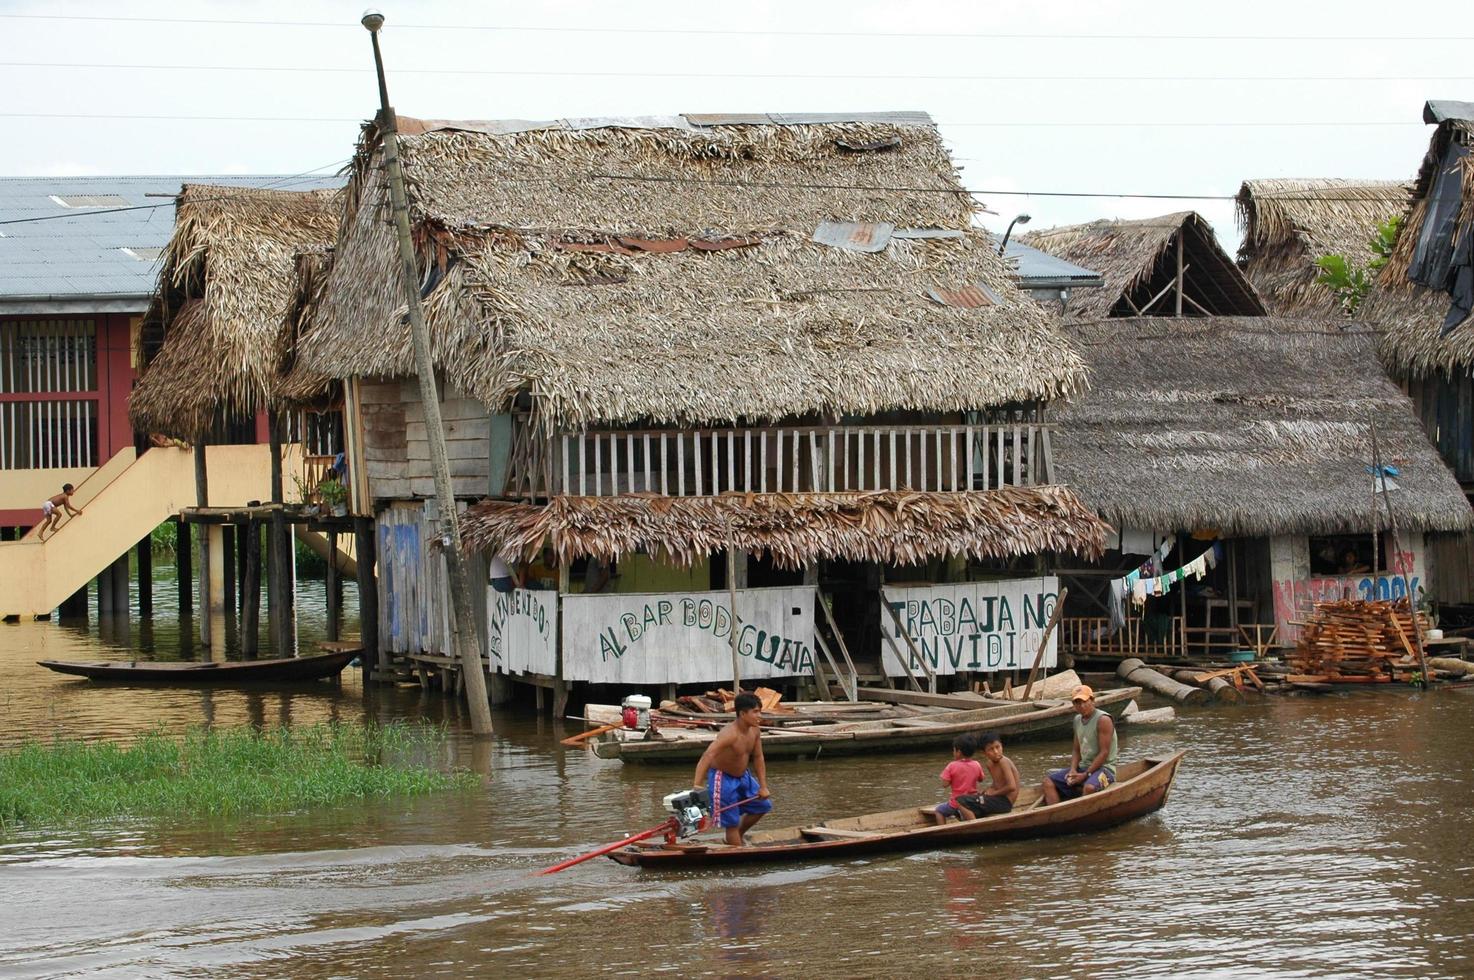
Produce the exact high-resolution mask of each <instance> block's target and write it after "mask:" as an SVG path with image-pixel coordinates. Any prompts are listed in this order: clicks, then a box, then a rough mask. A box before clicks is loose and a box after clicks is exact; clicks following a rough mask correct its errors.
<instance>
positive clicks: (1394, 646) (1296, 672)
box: [1286, 599, 1428, 684]
mask: <svg viewBox="0 0 1474 980" xmlns="http://www.w3.org/2000/svg"><path fill="white" fill-rule="evenodd" d="M1427 627H1428V623H1427V620H1426V619H1425V618H1424V617H1423V616H1422V615H1421V614H1419V615H1418V618H1417V621H1416V622H1414V619H1413V614H1412V611H1411V610H1410V609H1409V607H1408V602H1407V600H1406V599H1398V600H1396V601H1388V600H1385V599H1370V600H1369V599H1343V600H1338V601H1334V602H1317V603H1316V604H1315V610H1314V611H1313V612H1312V614H1311V617H1310V621H1309V622H1307V623H1306V624H1305V628H1304V630H1303V631H1302V632H1301V635H1300V642H1299V643H1298V644H1297V645H1296V647H1295V650H1294V652H1293V653H1291V654H1290V655H1289V656H1288V657H1287V658H1286V661H1287V662H1288V664H1289V666H1290V669H1291V671H1292V673H1291V675H1290V678H1289V679H1290V680H1291V681H1292V682H1293V681H1301V682H1305V681H1330V682H1334V683H1337V684H1346V683H1382V682H1387V681H1394V680H1396V681H1407V680H1411V679H1412V675H1413V672H1414V671H1416V670H1417V650H1416V649H1415V648H1414V646H1413V630H1414V629H1422V630H1426V629H1427Z"/></svg>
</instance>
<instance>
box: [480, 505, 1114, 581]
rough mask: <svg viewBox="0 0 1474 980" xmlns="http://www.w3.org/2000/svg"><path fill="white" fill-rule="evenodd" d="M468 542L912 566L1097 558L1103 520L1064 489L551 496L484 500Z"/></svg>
mask: <svg viewBox="0 0 1474 980" xmlns="http://www.w3.org/2000/svg"><path fill="white" fill-rule="evenodd" d="M461 533H462V536H463V538H464V539H465V541H466V544H467V546H468V547H471V548H475V549H477V550H481V551H488V552H491V551H495V552H496V553H498V554H500V555H502V556H503V557H504V558H506V559H508V560H511V561H517V560H522V559H526V558H531V557H532V556H533V555H535V554H537V552H538V551H539V550H540V549H541V548H542V547H543V546H544V545H545V544H546V545H548V546H550V547H551V548H552V549H553V551H554V553H555V554H556V555H557V556H558V560H559V561H560V562H569V561H572V560H574V559H575V558H581V557H584V556H593V557H596V558H601V559H604V560H612V559H614V558H616V557H618V556H620V555H623V554H629V553H631V552H634V551H636V550H637V549H644V550H645V551H646V552H648V553H650V554H652V555H655V556H657V557H658V558H659V559H661V560H665V561H672V562H675V563H678V564H686V565H689V564H690V563H692V562H693V561H696V560H697V559H699V558H703V557H705V556H706V555H708V554H711V553H712V552H714V551H720V550H722V549H724V548H726V547H727V542H728V540H729V536H730V540H731V541H732V542H733V543H735V545H736V547H738V548H739V549H741V550H743V551H745V552H747V553H749V554H753V555H763V554H766V555H768V556H769V557H770V558H771V559H772V561H773V563H774V564H776V565H778V566H780V567H784V568H801V567H803V566H804V565H808V564H811V563H813V562H815V561H817V560H818V559H821V558H840V559H847V560H851V561H873V562H891V563H896V564H912V563H915V562H918V561H922V560H925V559H927V558H930V557H932V556H934V555H969V556H971V557H973V558H978V559H985V558H1002V557H1009V556H1014V555H1027V554H1036V553H1039V552H1042V551H1058V552H1071V553H1075V554H1079V555H1081V556H1082V557H1087V558H1092V557H1096V556H1098V555H1099V554H1100V553H1101V551H1102V550H1103V548H1104V543H1105V533H1106V526H1105V524H1104V523H1103V522H1102V521H1101V520H1100V519H1099V518H1098V517H1096V516H1095V515H1094V514H1093V513H1091V511H1090V510H1089V508H1087V507H1085V506H1084V505H1083V504H1082V503H1081V502H1080V499H1079V497H1077V496H1076V495H1075V494H1074V493H1072V492H1071V491H1070V490H1068V489H1066V488H1064V487H1006V488H1003V489H999V490H989V491H980V492H976V493H919V492H913V491H875V492H866V493H824V494H813V493H806V494H780V493H750V494H741V493H729V494H722V495H721V496H716V497H663V496H659V495H655V494H622V495H620V496H618V497H570V496H560V497H554V498H553V499H552V500H551V501H550V502H549V503H548V504H547V505H546V506H535V505H532V504H517V503H506V502H501V501H491V500H488V501H483V502H481V503H479V504H476V505H475V506H473V507H472V508H471V509H470V511H469V512H468V513H467V514H466V516H465V518H464V519H463V520H462V521H461Z"/></svg>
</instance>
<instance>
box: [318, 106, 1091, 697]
mask: <svg viewBox="0 0 1474 980" xmlns="http://www.w3.org/2000/svg"><path fill="white" fill-rule="evenodd" d="M400 122H401V131H402V133H403V136H402V138H401V140H400V146H401V156H402V159H403V162H404V169H405V175H406V181H407V184H408V190H409V208H410V218H411V224H412V227H413V231H414V241H415V245H416V248H417V252H418V258H419V266H420V271H421V275H422V280H423V287H422V292H423V295H424V298H425V314H426V320H427V323H428V328H429V331H430V336H431V346H432V350H433V357H434V359H435V363H436V366H437V370H438V371H440V372H443V380H444V382H445V394H444V402H445V405H444V408H443V414H444V416H445V418H446V420H447V424H448V426H449V428H450V429H451V431H450V433H449V436H450V442H449V445H450V450H451V453H452V457H453V460H452V477H453V480H454V482H455V484H456V493H457V494H458V495H459V496H462V497H465V498H473V499H479V498H481V497H483V496H486V495H488V494H490V495H491V497H492V498H493V499H492V500H490V501H488V502H486V503H483V504H479V505H477V506H476V507H474V508H473V509H472V511H471V513H470V515H469V516H468V518H467V520H466V521H465V522H464V528H465V534H466V538H467V540H468V541H469V542H470V543H472V544H474V545H475V546H476V547H478V548H480V549H483V550H484V551H486V552H488V553H494V554H496V555H499V556H501V557H505V558H509V559H518V560H520V561H522V562H525V563H530V565H529V567H537V565H538V562H539V561H540V560H541V559H540V556H542V558H546V559H547V560H553V559H556V563H557V565H556V567H557V572H556V573H554V575H550V576H549V577H550V578H552V577H554V576H556V577H557V578H558V579H559V580H560V587H559V590H558V591H559V593H567V592H569V591H573V590H576V585H577V582H576V580H577V579H578V578H579V577H580V573H579V572H577V571H574V568H575V566H574V562H578V563H579V564H580V565H582V564H583V563H589V564H590V566H591V567H592V566H594V565H600V566H602V571H590V572H587V573H586V574H587V581H588V583H590V584H591V585H593V584H596V580H598V579H600V578H603V579H606V580H607V579H609V578H610V576H611V574H612V575H613V577H614V581H613V582H612V584H611V585H610V586H609V588H610V589H611V590H612V591H613V592H614V593H615V594H616V595H622V594H628V593H632V592H661V593H662V594H674V593H676V592H677V591H681V590H684V591H685V592H695V591H700V590H704V589H708V588H711V587H713V586H715V585H718V584H721V583H723V582H724V580H725V577H726V573H725V572H724V571H723V570H722V569H721V567H720V563H717V564H716V565H713V564H712V563H710V562H709V555H710V554H711V553H712V552H713V550H720V549H722V548H725V547H727V544H726V542H728V541H730V542H731V545H732V546H733V547H735V548H739V549H742V550H744V551H745V552H750V553H752V562H751V563H750V564H749V563H747V562H746V561H745V559H744V562H743V567H742V568H739V569H738V570H737V572H736V574H737V575H738V577H739V579H741V578H744V577H745V579H746V584H747V585H748V586H749V587H752V586H757V585H770V586H774V587H778V586H783V587H785V588H800V589H807V594H808V596H809V598H808V600H806V602H807V603H808V608H810V609H812V602H813V594H814V591H815V590H814V583H815V581H816V579H818V578H819V574H820V573H819V567H818V563H819V562H824V561H835V562H839V561H851V562H859V563H869V564H868V565H867V567H869V568H870V569H871V570H870V571H866V572H852V573H848V574H849V580H848V584H847V587H852V588H851V592H852V594H846V595H842V596H838V597H837V598H838V604H839V605H840V606H842V607H846V606H847V608H843V609H841V610H840V619H841V623H842V624H843V625H842V628H848V629H853V631H854V632H853V633H852V634H851V642H852V643H853V644H854V645H855V646H857V647H861V648H864V647H866V645H867V644H868V645H869V647H870V649H869V650H868V651H867V652H868V653H869V654H870V655H875V654H877V653H878V650H877V649H875V648H876V647H878V645H879V639H878V635H879V632H880V628H879V621H880V616H881V607H880V606H879V604H878V596H877V592H878V589H879V585H880V582H881V579H882V572H881V570H880V566H879V564H878V563H879V562H881V561H895V562H902V561H904V562H917V561H924V560H931V561H932V562H933V564H934V565H936V563H937V562H941V561H942V560H943V559H945V558H948V557H951V556H957V560H958V561H961V560H962V557H963V556H969V555H970V556H971V557H972V558H973V559H975V560H977V561H989V562H995V563H996V562H1007V561H1011V560H1014V559H1017V558H1019V557H1020V556H1023V555H1032V554H1034V553H1035V552H1037V551H1038V550H1039V549H1041V548H1050V549H1058V550H1064V551H1079V552H1083V553H1086V554H1089V553H1092V552H1094V551H1095V550H1096V549H1097V548H1098V547H1099V544H1100V536H1101V534H1102V530H1103V528H1102V525H1100V524H1099V523H1098V522H1097V520H1096V519H1095V518H1093V517H1092V516H1091V515H1089V514H1088V512H1086V511H1085V510H1084V509H1083V508H1080V507H1079V506H1078V501H1076V500H1075V499H1074V497H1073V495H1072V494H1071V493H1070V492H1069V491H1068V490H1065V489H1063V488H1059V487H1054V486H1051V485H1049V484H1050V483H1051V480H1050V479H1049V474H1050V469H1051V467H1052V465H1053V463H1052V455H1051V451H1050V448H1049V439H1048V433H1047V430H1046V428H1045V427H1043V426H1042V425H1041V423H1040V415H1039V412H1040V406H1042V405H1043V404H1044V403H1047V402H1049V401H1051V400H1053V399H1056V398H1058V397H1060V396H1062V395H1064V394H1067V393H1069V392H1072V391H1075V390H1078V389H1079V388H1080V387H1081V386H1082V385H1083V383H1084V372H1083V367H1082V364H1081V361H1080V359H1079V357H1078V355H1077V354H1076V353H1075V352H1074V350H1073V349H1072V348H1071V347H1070V345H1069V344H1068V343H1067V342H1065V341H1064V340H1063V339H1062V338H1061V336H1060V335H1059V333H1058V331H1057V329H1056V327H1057V322H1056V320H1055V319H1054V317H1053V316H1052V315H1051V314H1049V313H1048V312H1046V311H1045V310H1044V309H1042V308H1041V307H1039V306H1038V305H1036V304H1034V303H1032V302H1030V301H1028V300H1026V299H1025V298H1024V297H1023V296H1022V295H1021V294H1020V293H1019V292H1018V290H1017V288H1016V287H1015V285H1014V284H1013V282H1012V279H1011V276H1010V273H1009V270H1008V268H1007V267H1006V266H1005V265H1004V263H1003V261H1002V259H1001V258H1000V257H999V256H998V255H997V253H996V247H995V246H994V245H993V243H992V242H991V241H990V239H989V238H988V236H987V235H986V234H985V233H984V232H982V231H981V230H979V229H977V228H975V227H974V226H973V224H972V217H973V215H974V213H975V210H976V207H977V205H976V203H975V202H974V201H973V199H972V198H971V196H970V195H969V194H968V193H967V192H966V191H965V190H964V188H963V186H962V184H961V183H960V181H959V179H958V176H957V173H956V170H955V168H954V167H953V165H952V162H951V160H950V158H949V157H948V155H947V152H946V150H945V149H944V147H943V145H942V141H941V138H940V136H939V134H938V132H937V130H936V128H935V126H934V125H933V124H932V123H931V121H930V119H929V118H927V117H926V116H925V115H923V114H919V113H883V114H854V115H805V116H778V115H763V114H756V115H727V116H701V115H684V116H671V117H659V118H642V119H634V120H615V119H597V120H565V121H560V122H556V123H526V122H428V121H420V120H413V119H401V120H400ZM380 154H381V134H380V133H379V132H378V131H377V130H376V129H375V128H374V127H373V126H369V127H367V128H366V129H365V131H364V134H363V137H362V140H361V143H360V146H359V151H358V155H357V158H356V159H355V162H354V164H353V167H352V173H353V176H352V180H351V183H350V185H349V187H348V190H347V194H346V200H347V206H346V211H345V214H344V218H343V224H342V227H341V233H340V235H339V238H338V242H337V245H336V247H335V250H334V259H333V262H332V266H331V268H330V269H329V270H328V272H327V273H326V276H325V278H324V280H323V287H322V291H321V293H320V296H319V298H318V299H317V300H316V301H315V302H313V303H312V304H311V309H310V311H309V313H308V316H307V320H308V323H309V326H308V328H307V330H306V331H305V334H304V337H303V342H302V343H301V345H300V348H299V359H298V366H299V369H301V370H304V371H310V372H319V373H323V374H327V375H330V376H333V377H338V378H343V379H347V380H348V391H349V399H350V405H352V406H355V409H354V410H353V411H352V412H350V415H351V417H352V418H353V419H354V422H353V424H354V425H356V426H358V427H359V429H360V431H359V432H358V433H356V434H350V438H349V442H350V445H355V446H358V447H359V454H360V455H361V465H358V466H353V467H350V469H351V470H352V471H353V472H356V473H359V474H361V475H362V484H361V485H360V486H358V487H357V488H356V491H357V493H358V498H359V501H360V506H361V507H364V508H368V507H373V508H374V509H375V510H376V511H377V512H378V516H379V520H380V524H381V541H382V540H384V539H385V537H384V536H385V532H384V531H383V530H382V529H383V528H384V527H387V526H392V527H394V528H402V527H407V526H409V525H410V524H414V522H415V521H416V520H419V519H420V518H418V517H415V516H414V514H418V513H422V509H421V510H420V511H413V508H419V507H420V505H419V504H411V503H406V502H407V501H412V500H414V499H415V498H417V497H424V496H428V495H429V490H430V479H429V476H430V474H429V469H428V465H427V464H426V463H425V459H426V453H425V451H424V430H423V425H422V424H421V423H420V421H419V419H418V411H419V409H418V402H417V394H416V392H415V386H414V384H413V383H412V381H411V380H410V379H411V375H412V374H413V359H412V355H411V348H410V339H409V334H408V330H407V327H406V325H405V322H404V312H403V302H402V296H401V292H400V285H399V281H398V278H397V275H398V269H397V261H398V259H397V253H396V251H395V243H394V236H393V229H392V227H391V225H390V224H389V222H388V220H387V200H388V196H387V188H386V185H385V178H384V173H383V168H382V167H381V166H380ZM1005 419H1006V420H1007V422H1008V425H1007V427H1006V430H1005V429H1004V428H998V427H997V426H996V424H995V425H993V426H992V427H991V428H990V427H989V424H990V423H996V422H998V421H1001V420H1005ZM987 438H991V439H993V442H991V443H987V444H986V445H985V439H987ZM985 459H987V460H990V461H991V466H990V468H989V469H987V470H986V471H985V470H984V468H983V462H984V460H985ZM407 509H409V510H410V511H413V512H412V513H410V516H406V513H407V512H408V511H407ZM416 526H421V527H423V526H424V525H423V524H420V525H416ZM859 528H863V529H865V531H866V532H867V533H868V534H870V535H872V536H876V537H879V538H882V539H884V543H883V544H877V543H874V542H868V543H857V542H860V541H861V539H863V538H864V537H865V534H862V533H859V532H858V531H857V529H859ZM399 533H401V532H400V531H397V530H396V531H393V534H399ZM403 533H405V534H409V533H410V532H408V531H406V532H403ZM391 536H392V535H391ZM545 548H551V557H549V553H548V552H545V551H544V549H545ZM406 553H408V552H406ZM416 560H418V555H411V556H410V562H411V564H412V563H413V561H416ZM611 560H613V562H614V563H615V564H616V565H617V568H616V569H614V570H612V572H611V569H610V568H609V564H610V562H611ZM381 561H382V562H384V563H386V564H387V565H389V566H391V567H392V568H393V569H396V570H394V571H393V574H396V575H399V576H400V577H401V579H404V577H406V576H414V575H418V574H421V572H420V571H414V570H410V569H408V567H406V568H403V569H401V568H399V567H398V565H396V564H395V563H396V562H397V561H398V559H397V558H396V557H395V556H394V554H392V553H391V554H388V555H384V556H381ZM1030 561H1031V562H1032V559H1030ZM794 566H798V567H796V568H794ZM418 567H419V566H416V568H418ZM937 567H940V566H939V565H938V566H937ZM1031 567H1032V566H1031ZM786 569H791V570H786ZM427 574H428V573H427ZM918 574H926V573H925V571H923V572H920V573H918V572H917V571H916V570H915V569H913V570H912V571H911V572H910V573H909V577H912V578H915V577H916V576H917V575H918ZM957 574H959V575H961V574H962V572H961V569H960V567H959V568H958V569H957ZM534 577H536V576H534ZM867 583H868V584H867ZM749 591H750V592H751V595H750V596H748V595H746V594H744V597H743V600H742V601H743V602H758V601H759V600H760V599H761V600H762V602H764V603H769V604H771V602H786V601H788V600H787V599H781V600H780V599H774V598H772V597H769V598H763V597H762V595H761V592H762V590H751V589H750V590H749ZM566 598H568V597H566V596H565V599H566ZM572 598H587V599H588V602H587V603H585V604H583V605H582V606H580V605H579V604H578V603H573V604H571V605H565V606H564V617H565V622H567V621H568V618H569V617H570V616H571V617H573V618H574V619H580V617H582V618H583V619H587V618H588V617H589V616H593V615H595V613H594V612H593V611H592V610H594V609H595V606H596V605H597V604H596V603H594V600H595V599H602V598H604V597H594V596H587V597H572ZM790 598H791V597H790ZM406 601H409V600H408V598H407V597H406V596H388V595H386V598H385V603H384V604H385V606H386V607H393V606H394V604H395V603H403V602H406ZM519 601H520V600H519ZM623 601H625V602H626V603H628V602H635V601H636V599H635V598H630V599H628V600H623ZM722 601H723V602H724V601H725V599H724V598H723V599H722ZM862 601H863V602H866V603H868V606H867V607H866V608H865V610H864V611H863V612H862V611H861V610H860V604H861V602H862ZM739 605H740V604H739ZM514 606H515V604H514ZM621 608H622V607H621ZM764 608H766V607H764ZM775 608H776V607H775ZM783 608H784V609H788V608H797V607H796V606H793V605H792V604H790V606H784V607H783ZM578 609H583V610H585V612H578V611H577V610H578ZM388 615H389V614H388V613H387V612H386V620H387V617H388ZM747 615H748V614H747V613H746V612H745V611H744V612H743V613H742V616H743V617H744V618H745V617H746V616H747ZM763 615H767V614H766V613H764V614H763ZM784 615H788V614H787V613H784ZM427 617H428V618H427ZM404 618H405V621H410V620H412V619H417V621H421V622H430V623H437V622H438V618H437V614H436V613H435V612H434V611H431V612H430V613H428V614H426V615H425V616H418V614H417V613H410V614H409V615H407V616H405V617H404ZM493 620H494V625H493V632H496V631H497V630H499V629H501V628H502V627H501V626H497V625H495V623H496V616H495V614H494V615H493ZM580 621H581V620H580ZM862 621H863V622H862ZM856 624H860V625H856ZM865 624H868V628H869V633H868V634H867V633H866V631H865V630H866V626H865ZM791 625H794V624H791ZM507 628H508V629H510V628H511V627H507ZM794 628H795V629H798V630H799V631H801V632H803V633H804V634H805V635H806V636H808V635H810V634H811V633H812V629H813V623H812V618H811V617H810V619H809V621H808V622H806V623H798V624H796V625H794ZM566 629H567V627H565V631H566ZM393 632H394V631H393V628H392V626H391V627H390V628H389V630H388V631H387V634H386V636H385V642H386V643H388V644H390V645H391V649H394V648H395V647H394V646H393V644H396V643H398V644H400V646H399V647H398V649H403V650H413V649H416V648H418V649H426V648H431V647H434V646H436V645H437V643H438V641H437V640H436V638H435V637H434V636H426V635H417V636H415V637H395V636H394V635H393ZM422 632H423V631H422ZM430 632H432V633H433V632H434V630H433V629H432V630H431V631H430ZM672 642H675V643H678V644H680V645H686V646H689V645H690V644H695V643H696V642H697V641H696V640H695V639H692V638H691V637H682V638H679V639H678V640H673V641H672ZM805 642H806V643H808V644H809V645H810V646H812V642H813V641H812V639H808V640H805ZM697 646H698V647H699V644H697ZM489 648H490V649H491V650H492V651H493V653H494V652H495V651H496V649H497V645H496V643H495V642H489ZM538 649H539V650H540V651H541V652H540V653H539V654H538V657H539V658H540V659H537V663H539V664H543V666H542V667H541V668H528V669H533V672H534V673H538V672H541V673H542V674H550V673H551V672H552V671H551V665H552V654H551V652H550V651H549V650H547V649H545V648H542V647H539V648H538ZM691 649H692V650H693V651H694V650H695V649H696V647H691ZM703 649H704V648H703ZM565 654H566V655H567V657H568V658H572V659H564V660H562V661H560V663H561V664H562V666H563V668H564V675H563V676H564V677H566V678H567V679H585V680H587V679H593V678H594V677H596V676H601V675H598V672H597V671H593V672H592V673H590V672H589V671H590V670H591V668H589V667H588V665H587V664H582V662H581V661H578V660H577V658H579V657H587V656H589V655H590V653H589V651H587V650H577V651H573V650H572V648H568V647H566V645H565ZM518 656H522V654H518ZM705 656H706V655H705V654H704V653H703V654H702V657H705ZM702 657H697V656H696V655H695V653H693V655H692V658H693V659H692V661H691V663H692V664H697V663H704V662H705V661H704V660H702ZM535 659H536V658H535ZM519 663H523V661H519ZM499 666H505V665H500V664H499ZM688 666H689V665H688ZM703 669H707V668H704V667H699V666H690V669H686V668H683V667H675V666H673V667H671V668H670V669H669V671H668V676H666V677H665V678H664V679H666V680H670V681H677V680H695V679H697V678H696V675H695V674H694V673H693V671H696V672H699V671H700V670H703ZM579 670H584V671H585V673H583V674H582V675H580V674H579V673H578V671H579ZM944 672H950V671H944ZM708 673H709V671H708ZM631 676H633V675H631ZM642 676H650V675H642ZM718 676H719V675H718ZM701 679H704V680H708V681H709V680H713V679H715V678H714V677H712V676H707V675H703V676H702V678H701Z"/></svg>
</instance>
